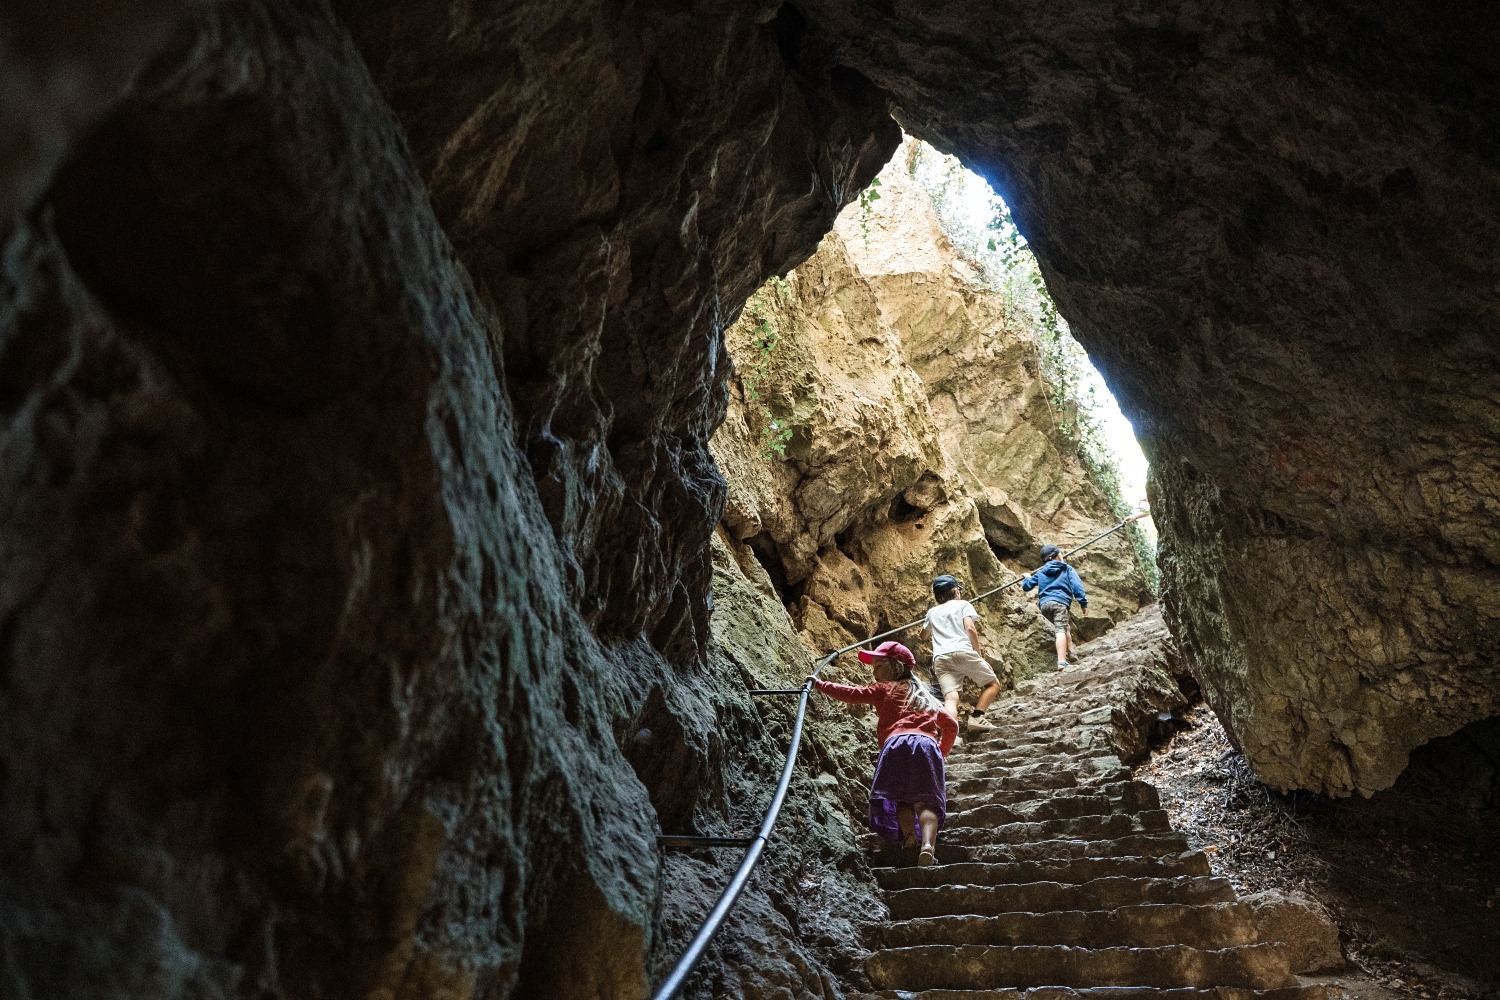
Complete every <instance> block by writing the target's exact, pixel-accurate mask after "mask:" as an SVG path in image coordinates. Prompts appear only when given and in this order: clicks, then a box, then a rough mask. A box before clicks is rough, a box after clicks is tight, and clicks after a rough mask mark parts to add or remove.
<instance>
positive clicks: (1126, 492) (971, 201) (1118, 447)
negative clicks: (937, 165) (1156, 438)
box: [955, 168, 1146, 508]
mask: <svg viewBox="0 0 1500 1000" xmlns="http://www.w3.org/2000/svg"><path fill="white" fill-rule="evenodd" d="M955 193H956V194H957V195H958V201H959V204H960V205H962V207H963V210H964V212H965V213H966V214H967V215H968V216H969V219H970V221H971V223H972V224H973V226H974V227H975V228H976V229H979V230H982V229H984V228H985V226H987V225H988V224H989V222H990V219H991V218H992V216H993V211H992V209H991V207H990V200H991V199H995V200H997V201H998V200H1000V199H999V195H997V194H996V193H995V191H994V190H993V189H992V188H991V187H990V186H989V184H988V183H987V182H986V181H985V179H984V178H983V177H980V176H979V175H978V174H976V173H974V172H973V171H971V170H969V169H967V168H964V169H963V182H962V184H961V185H960V187H959V190H958V191H956V192H955ZM1080 377H1081V381H1082V383H1083V388H1084V393H1083V395H1084V396H1085V398H1088V395H1089V394H1088V392H1087V390H1088V388H1089V387H1090V386H1092V387H1093V389H1094V392H1093V393H1092V398H1093V399H1094V401H1095V405H1094V408H1093V409H1094V415H1095V417H1097V418H1098V420H1099V422H1100V424H1101V425H1102V426H1103V428H1104V437H1105V440H1106V442H1107V443H1108V445H1109V449H1110V451H1111V452H1113V453H1114V455H1113V457H1114V460H1115V468H1117V469H1118V470H1119V473H1120V492H1121V493H1122V494H1123V496H1124V498H1125V501H1126V503H1129V504H1130V505H1131V506H1133V507H1137V508H1144V507H1145V505H1146V456H1145V455H1144V454H1142V453H1141V446H1140V444H1139V442H1137V441H1136V439H1135V430H1134V429H1133V428H1132V427H1131V426H1130V421H1129V420H1126V419H1125V415H1124V414H1123V413H1121V412H1120V406H1119V404H1118V403H1116V402H1115V397H1114V394H1113V393H1111V392H1110V391H1109V387H1108V386H1107V385H1105V384H1104V379H1103V378H1101V377H1100V375H1099V372H1098V371H1097V370H1096V369H1095V368H1094V366H1093V364H1092V363H1090V362H1087V361H1086V362H1085V363H1084V371H1083V372H1081V373H1080Z"/></svg>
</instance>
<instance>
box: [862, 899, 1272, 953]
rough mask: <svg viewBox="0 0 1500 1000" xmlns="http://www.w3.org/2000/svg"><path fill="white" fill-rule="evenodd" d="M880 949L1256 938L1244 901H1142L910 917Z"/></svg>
mask: <svg viewBox="0 0 1500 1000" xmlns="http://www.w3.org/2000/svg"><path fill="white" fill-rule="evenodd" d="M877 937H878V940H879V943H880V945H881V946H882V947H886V948H906V947H911V946H913V945H922V944H951V945H960V944H983V945H1025V944H1038V945H1059V944H1066V945H1074V946H1077V947H1085V948H1115V947H1123V948H1159V947H1163V946H1165V945H1187V946H1188V947H1192V948H1204V949H1215V948H1230V947H1234V946H1236V945H1246V944H1254V943H1255V942H1256V940H1257V937H1256V930H1255V914H1254V912H1253V911H1252V910H1251V908H1250V907H1249V906H1248V905H1246V904H1245V903H1210V904H1201V905H1188V904H1182V903H1148V904H1144V905H1140V906H1117V907H1111V908H1107V909H1098V910H1054V911H1050V912H1037V913H999V914H992V915H988V916H979V915H950V916H932V917H915V918H913V919H910V920H898V921H895V922H894V923H890V924H885V925H883V926H882V927H881V928H880V931H879V933H878V935H877Z"/></svg>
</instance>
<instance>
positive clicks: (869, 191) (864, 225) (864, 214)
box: [859, 177, 880, 250]
mask: <svg viewBox="0 0 1500 1000" xmlns="http://www.w3.org/2000/svg"><path fill="white" fill-rule="evenodd" d="M878 187H880V178H879V177H876V178H875V179H874V180H872V181H870V186H869V187H867V188H865V189H864V190H863V191H861V192H860V193H859V234H860V236H861V237H862V238H863V239H864V241H865V249H866V250H868V249H870V216H871V215H872V214H874V206H875V203H876V202H877V201H879V200H880V192H879V191H877V190H876V188H878Z"/></svg>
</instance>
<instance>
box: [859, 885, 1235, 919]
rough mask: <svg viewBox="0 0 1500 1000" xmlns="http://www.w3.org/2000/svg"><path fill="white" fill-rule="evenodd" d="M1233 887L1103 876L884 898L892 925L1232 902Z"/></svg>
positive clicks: (916, 892)
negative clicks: (999, 915)
mask: <svg viewBox="0 0 1500 1000" xmlns="http://www.w3.org/2000/svg"><path fill="white" fill-rule="evenodd" d="M1234 899H1235V896H1234V888H1233V887H1232V886H1231V885H1230V884H1229V883H1228V882H1226V881H1225V880H1224V879H1221V878H1213V877H1210V876H1205V875H1184V876H1180V877H1178V878H1131V877H1127V876H1106V877H1104V878H1096V879H1090V880H1089V881H1087V882H1073V883H1068V882H1024V883H1020V884H1017V885H943V886H936V887H933V888H913V889H898V890H896V891H894V892H888V893H886V894H885V904H886V906H887V907H889V908H890V911H891V918H892V919H893V920H907V919H910V918H912V917H941V916H953V915H957V914H965V915H970V914H995V913H1042V912H1045V911H1048V910H1109V909H1114V908H1115V907H1118V906H1141V905H1144V904H1147V903H1182V904H1194V903H1232V902H1234Z"/></svg>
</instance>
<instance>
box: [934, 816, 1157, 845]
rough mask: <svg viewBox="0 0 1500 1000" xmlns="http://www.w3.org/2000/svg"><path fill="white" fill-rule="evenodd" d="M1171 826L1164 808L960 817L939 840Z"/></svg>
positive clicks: (1012, 839)
mask: <svg viewBox="0 0 1500 1000" xmlns="http://www.w3.org/2000/svg"><path fill="white" fill-rule="evenodd" d="M1171 828H1172V821H1171V819H1170V818H1169V817H1168V815H1167V812H1166V810H1165V809H1152V810H1150V811H1148V812H1139V813H1116V814H1113V815H1105V816H1079V817H1076V818H1074V819H1049V820H1044V821H1042V822H1039V823H1003V824H1000V825H998V826H983V825H968V824H966V823H964V822H963V821H962V817H956V818H951V819H949V820H948V821H947V822H945V823H944V825H943V832H942V841H944V842H947V843H949V844H963V845H966V846H971V847H980V846H985V845H989V844H1025V843H1032V842H1035V841H1040V840H1112V839H1114V838H1117V837H1129V836H1133V835H1135V834H1141V833H1164V832H1166V831H1168V830H1170V829H1171Z"/></svg>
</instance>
